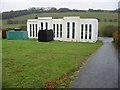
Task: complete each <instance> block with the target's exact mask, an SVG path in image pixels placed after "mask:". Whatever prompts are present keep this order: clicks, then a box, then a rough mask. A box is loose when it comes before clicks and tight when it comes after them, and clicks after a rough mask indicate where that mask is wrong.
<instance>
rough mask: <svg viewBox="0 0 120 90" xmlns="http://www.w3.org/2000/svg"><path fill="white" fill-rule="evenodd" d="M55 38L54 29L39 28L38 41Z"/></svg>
mask: <svg viewBox="0 0 120 90" xmlns="http://www.w3.org/2000/svg"><path fill="white" fill-rule="evenodd" d="M52 40H53V30H39V32H38V41H39V42H49V41H52Z"/></svg>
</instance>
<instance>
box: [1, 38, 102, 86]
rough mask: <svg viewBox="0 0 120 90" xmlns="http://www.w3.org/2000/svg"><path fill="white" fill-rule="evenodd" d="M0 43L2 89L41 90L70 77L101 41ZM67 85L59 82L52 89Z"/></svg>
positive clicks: (17, 41)
mask: <svg viewBox="0 0 120 90" xmlns="http://www.w3.org/2000/svg"><path fill="white" fill-rule="evenodd" d="M2 44H3V45H2V55H3V56H2V60H3V62H2V64H3V65H2V69H3V77H2V78H3V88H42V87H46V86H48V84H49V83H50V82H54V81H56V80H58V79H59V78H60V77H62V76H66V78H69V75H68V74H70V73H71V72H74V71H76V68H78V67H82V66H83V62H85V61H86V59H87V58H88V57H89V56H90V55H91V54H92V53H93V52H94V51H95V50H96V49H97V48H99V47H100V46H101V45H102V42H101V41H98V42H97V43H78V42H58V41H53V42H37V41H36V40H2ZM71 75H72V74H71ZM71 75H70V76H71ZM66 83H68V82H66ZM66 85H68V84H65V85H61V84H60V82H59V80H58V84H56V85H54V86H55V87H63V86H64V87H66Z"/></svg>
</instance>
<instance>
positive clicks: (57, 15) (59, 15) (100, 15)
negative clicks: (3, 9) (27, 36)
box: [2, 12, 118, 30]
mask: <svg viewBox="0 0 120 90" xmlns="http://www.w3.org/2000/svg"><path fill="white" fill-rule="evenodd" d="M35 15H37V16H38V17H49V16H51V17H53V18H63V17H64V16H80V18H99V19H100V23H99V30H101V29H102V27H104V26H105V25H115V26H117V25H118V22H114V19H118V13H113V12H60V13H59V12H57V13H38V14H30V15H24V16H20V17H15V18H12V19H11V20H13V21H14V20H18V21H27V19H32V18H34V17H35ZM105 18H106V20H107V22H104V19H105ZM110 19H112V20H113V22H109V20H110ZM20 25H21V24H7V20H3V26H2V27H3V29H5V28H15V27H19V26H20Z"/></svg>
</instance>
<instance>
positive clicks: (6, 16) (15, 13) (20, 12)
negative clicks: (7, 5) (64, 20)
mask: <svg viewBox="0 0 120 90" xmlns="http://www.w3.org/2000/svg"><path fill="white" fill-rule="evenodd" d="M87 11H89V12H116V13H118V12H120V8H119V9H116V10H112V11H107V10H101V9H98V10H94V9H89V10H77V9H73V10H71V9H69V8H59V9H57V8H55V7H47V8H44V7H39V8H38V7H37V8H36V7H32V8H29V9H25V10H17V11H13V10H11V11H8V12H2V19H10V18H14V17H18V16H22V15H28V14H32V13H44V12H48V13H49V12H87Z"/></svg>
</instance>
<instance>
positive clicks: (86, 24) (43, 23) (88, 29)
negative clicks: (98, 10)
mask: <svg viewBox="0 0 120 90" xmlns="http://www.w3.org/2000/svg"><path fill="white" fill-rule="evenodd" d="M45 29H48V30H49V29H52V30H53V32H54V40H60V41H73V42H96V41H97V39H98V20H97V19H82V18H80V17H78V16H74V17H63V19H52V17H38V19H28V20H27V31H28V37H29V38H37V37H38V31H39V30H45Z"/></svg>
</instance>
